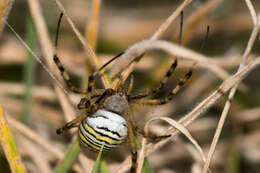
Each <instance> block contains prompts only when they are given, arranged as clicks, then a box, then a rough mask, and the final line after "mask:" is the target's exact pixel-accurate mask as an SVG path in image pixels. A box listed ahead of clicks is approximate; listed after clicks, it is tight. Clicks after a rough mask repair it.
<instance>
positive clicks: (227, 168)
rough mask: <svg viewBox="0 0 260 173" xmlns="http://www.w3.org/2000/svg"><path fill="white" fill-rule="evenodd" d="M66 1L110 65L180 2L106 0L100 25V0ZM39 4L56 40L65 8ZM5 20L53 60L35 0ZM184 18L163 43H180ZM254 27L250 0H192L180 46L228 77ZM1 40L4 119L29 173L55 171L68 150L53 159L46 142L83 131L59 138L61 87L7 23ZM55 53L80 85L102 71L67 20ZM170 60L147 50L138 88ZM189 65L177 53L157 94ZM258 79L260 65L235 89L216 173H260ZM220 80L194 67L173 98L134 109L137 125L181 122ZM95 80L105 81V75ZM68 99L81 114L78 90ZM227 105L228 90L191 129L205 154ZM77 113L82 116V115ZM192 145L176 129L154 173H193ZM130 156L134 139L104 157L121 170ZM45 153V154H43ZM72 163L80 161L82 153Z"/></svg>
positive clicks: (64, 140)
mask: <svg viewBox="0 0 260 173" xmlns="http://www.w3.org/2000/svg"><path fill="white" fill-rule="evenodd" d="M60 2H61V3H62V4H63V6H64V8H65V9H66V12H67V15H68V16H70V18H71V19H72V21H73V22H74V23H75V25H76V27H77V28H78V29H79V31H80V32H81V33H82V34H83V35H84V36H85V38H86V40H87V41H89V42H90V45H91V46H92V47H93V48H94V49H95V50H96V53H97V55H98V57H99V59H100V62H101V64H103V63H104V62H106V61H107V60H109V58H111V57H113V56H115V55H116V54H118V53H120V52H122V51H124V50H125V49H127V48H128V47H129V46H130V45H131V44H133V43H135V42H138V41H141V40H143V39H148V38H149V37H150V36H151V35H152V34H153V33H154V32H155V31H156V29H157V28H158V27H159V26H160V24H161V23H162V22H164V21H165V20H166V18H167V17H168V16H169V15H170V14H171V13H172V12H173V11H174V10H175V9H176V8H177V7H178V6H179V5H180V4H181V3H182V2H183V1H181V0H160V1H156V0H150V1H142V0H127V1H126V0H125V1H119V0H110V1H102V0H100V4H101V6H100V9H98V10H97V14H99V19H96V20H94V22H98V25H95V24H94V25H91V22H90V21H91V16H93V15H91V14H92V11H93V2H94V1H93V2H92V1H90V0H77V1H70V0H62V1H60ZM252 3H253V5H254V8H255V10H256V12H260V1H256V0H252ZM40 8H41V10H42V13H43V17H44V21H45V24H46V26H47V28H48V33H49V34H50V38H51V42H52V43H54V39H55V31H56V28H57V21H58V17H59V13H60V10H59V8H58V7H57V4H56V2H55V1H53V0H51V1H46V0H45V1H43V0H41V1H40ZM7 21H8V23H9V24H10V25H11V26H12V27H13V28H14V30H15V31H16V32H17V33H18V34H19V35H20V36H21V38H22V39H23V40H24V41H25V42H26V43H27V44H28V45H29V46H30V47H31V49H32V50H33V51H34V52H35V53H36V54H37V55H38V56H39V57H40V58H41V59H42V61H43V63H44V64H47V63H46V61H45V58H44V56H45V54H44V53H43V50H42V47H41V45H40V41H39V36H38V33H37V30H36V28H35V26H34V20H33V19H32V17H31V12H30V9H29V7H28V1H26V0H19V1H15V2H14V4H13V6H12V7H11V9H10V12H9V15H8V17H7ZM179 23H180V18H177V20H175V21H174V22H173V24H171V26H170V27H169V28H168V29H167V31H166V32H165V33H164V34H163V36H162V38H161V39H163V40H168V41H170V42H174V43H176V42H177V40H178V34H179ZM207 25H209V26H210V32H209V38H208V40H207V42H206V43H205V45H204V47H203V48H202V49H200V47H201V43H202V41H203V40H204V38H205V34H206V28H207ZM89 26H94V27H93V28H91V27H89ZM97 26H98V27H97ZM252 28H253V22H252V19H251V15H250V12H249V10H248V8H247V6H246V3H245V1H244V0H229V1H221V0H208V1H207V0H193V2H192V3H191V4H189V5H188V6H187V7H186V8H185V9H184V25H183V37H182V45H183V46H185V47H187V48H189V49H192V50H194V51H197V52H199V53H202V54H205V55H206V56H209V57H212V58H214V60H216V62H218V64H219V66H220V67H222V68H224V69H225V70H226V71H227V72H228V73H229V74H233V73H235V72H236V71H237V69H238V66H239V63H240V59H241V55H242V54H243V52H244V50H245V48H246V45H247V42H248V39H249V36H250V33H251V31H252ZM0 37H1V39H0V104H1V105H2V106H3V108H4V111H5V114H6V116H7V117H10V118H11V119H10V120H9V119H8V122H9V123H10V126H11V128H12V130H13V133H14V135H15V139H16V143H17V145H18V150H19V152H20V154H21V156H22V159H23V161H24V163H25V165H26V169H27V171H28V172H46V171H49V172H54V170H55V166H56V165H57V164H58V161H59V160H62V159H61V158H62V157H63V156H62V154H60V156H57V157H56V156H53V155H52V154H50V152H49V151H48V152H46V149H45V148H44V147H43V146H42V145H45V144H43V142H46V143H48V144H51V145H53V147H54V148H58V149H57V150H59V151H61V153H63V154H65V153H66V151H67V149H68V148H69V145H70V143H71V142H72V141H73V136H75V135H76V134H75V131H74V132H73V133H71V134H69V133H68V134H65V135H62V136H57V135H56V133H55V131H56V129H57V128H59V127H60V126H61V125H63V124H64V123H65V122H67V120H66V119H65V118H64V112H63V111H62V108H61V105H60V103H59V100H58V98H57V96H56V94H55V92H54V87H53V85H54V84H55V83H56V82H57V81H55V80H53V79H52V77H51V76H50V75H49V74H48V72H46V70H45V69H44V68H43V66H42V65H41V64H39V63H38V62H37V61H36V59H35V58H33V57H32V56H31V54H30V53H29V52H28V51H27V49H26V48H25V47H24V46H23V45H22V44H21V42H20V41H19V40H18V39H17V37H16V36H15V35H14V34H13V33H12V32H11V31H10V29H9V28H8V27H7V26H5V27H4V30H3V31H2V33H1V35H0ZM259 43H260V42H259V38H258V39H257V40H256V42H255V45H254V47H253V50H252V52H251V54H250V56H251V57H252V58H254V57H256V56H258V55H259V53H260V49H259V46H260V44H259ZM52 46H54V44H52ZM58 54H59V57H60V59H61V61H62V63H63V64H64V66H65V68H66V70H67V71H68V72H69V74H70V75H71V78H72V81H73V82H74V83H75V85H76V86H78V87H85V86H86V83H87V82H86V78H87V76H88V74H89V73H91V72H92V71H94V70H95V65H94V62H93V60H91V59H90V58H89V55H88V54H87V52H86V51H85V50H84V48H83V46H82V44H81V42H80V41H79V40H78V38H77V37H76V35H75V33H74V32H73V30H72V29H71V27H70V25H69V24H68V22H67V21H66V19H65V18H64V19H63V21H62V24H61V29H60V34H59V46H58ZM172 59H173V57H172V56H169V55H168V54H165V53H163V52H160V51H152V52H150V53H147V54H146V55H145V56H144V58H143V59H142V61H141V62H140V63H138V65H137V66H136V67H135V69H134V72H133V74H134V79H135V84H134V89H133V92H134V93H138V92H141V91H145V90H146V89H147V88H151V87H154V86H157V84H159V81H160V79H162V77H163V76H164V74H165V73H166V71H167V70H168V68H169V67H170V65H171V63H172ZM191 64H192V63H191V62H190V61H188V60H183V59H180V60H179V65H178V70H177V71H176V73H175V74H174V75H173V77H171V79H170V80H169V82H168V83H167V85H166V87H165V88H164V89H163V91H162V92H160V93H159V94H158V95H156V96H155V97H153V98H162V97H163V96H165V95H166V94H167V93H168V92H169V91H170V90H171V89H172V88H174V86H175V85H176V83H177V82H178V80H179V79H180V78H182V77H183V76H184V75H185V73H186V72H187V71H188V70H189V68H190V67H191ZM111 67H113V68H116V67H115V66H109V67H108V70H110V68H111ZM259 75H260V69H259V68H258V69H255V70H254V71H253V72H252V73H250V75H249V76H248V77H247V78H246V79H245V80H243V83H242V85H240V86H241V87H240V88H239V89H238V91H237V93H236V95H235V98H234V101H233V102H232V107H231V110H230V113H229V116H228V118H227V120H226V122H225V125H224V128H223V131H222V134H221V137H220V140H219V142H218V145H217V148H216V151H215V154H214V157H213V159H212V161H211V166H210V168H211V170H212V172H215V173H220V172H231V173H257V172H260V107H259V105H260V89H259V88H260V87H259V86H260V85H259V84H260V78H259ZM222 81H223V79H221V78H219V77H217V76H216V75H215V74H213V73H212V72H210V71H208V70H206V69H202V68H195V69H194V75H193V76H192V79H191V80H190V81H189V82H188V83H187V84H186V85H185V87H184V88H183V89H182V90H181V91H180V92H179V93H178V94H177V95H176V97H175V98H174V99H173V101H171V102H170V103H169V104H166V105H163V106H139V105H138V106H137V105H133V107H132V109H133V110H134V114H135V117H136V119H137V121H138V124H139V126H140V127H143V126H144V124H145V122H147V121H148V120H149V119H150V118H152V117H155V116H167V117H170V118H173V119H175V120H178V119H179V118H181V117H182V116H183V115H185V114H186V113H188V112H190V111H191V110H192V108H194V107H195V106H196V105H197V104H198V103H199V102H200V101H202V100H203V98H205V97H206V96H208V95H209V94H210V93H211V92H212V91H214V89H216V88H217V87H218V86H219V85H220V84H221V83H222ZM96 85H97V87H102V85H101V83H100V81H98V82H97V84H96ZM64 86H65V85H64ZM65 88H66V87H65ZM69 100H70V101H71V105H72V107H73V108H74V109H75V110H76V105H77V103H78V102H79V100H80V96H79V95H75V94H72V93H69ZM225 101H226V97H225V96H224V97H222V98H221V99H220V100H219V101H218V102H216V104H214V106H212V107H211V108H210V109H209V110H208V111H207V112H206V113H205V114H203V115H202V116H201V117H200V118H199V119H198V120H196V121H195V122H193V123H192V124H191V125H190V126H189V127H188V129H189V130H190V132H191V134H192V135H193V137H194V138H195V139H196V140H197V141H198V143H199V144H200V145H201V146H202V148H203V150H204V152H205V153H207V152H208V150H209V147H210V144H211V141H212V139H213V135H214V133H215V130H216V125H217V123H218V120H219V117H220V115H221V112H222V110H223V107H224V104H225ZM75 112H76V113H77V114H78V113H79V111H75ZM73 116H75V115H73ZM20 124H22V125H23V126H25V127H27V128H28V129H27V130H28V132H27V131H25V130H23V129H22V128H20ZM168 128H169V126H168V125H167V124H166V123H155V124H153V125H152V128H151V129H150V130H151V131H152V132H154V133H157V134H160V133H163V132H164V131H165V130H167V129H168ZM31 132H33V133H34V134H35V135H36V136H39V138H41V139H42V140H43V142H42V141H37V140H40V139H36V138H33V137H31V138H30V137H28V136H30V135H29V134H30V133H31ZM24 133H25V134H24ZM35 140H36V141H35ZM41 144H42V145H41ZM191 146H192V145H191V144H190V142H189V141H188V140H187V139H186V138H185V137H184V136H183V135H178V136H177V137H175V138H173V140H172V141H171V142H168V143H167V144H166V145H164V146H163V147H161V148H160V149H158V150H156V151H155V152H153V153H152V154H151V155H150V156H149V157H148V158H147V159H148V161H149V164H150V167H151V169H152V170H153V172H156V173H157V172H158V173H175V172H178V173H184V172H195V171H196V170H197V169H198V168H197V166H198V156H197V155H196V154H194V149H193V148H192V147H191ZM82 153H84V155H85V156H86V157H90V158H91V159H92V160H93V159H94V160H95V158H96V155H95V154H93V153H91V152H88V151H85V150H84V149H83V151H82ZM169 153H171V154H169ZM129 154H130V149H129V146H128V144H127V143H125V144H123V145H122V146H121V147H119V148H118V149H116V150H115V152H113V153H107V154H106V155H105V156H104V160H105V161H106V164H107V167H108V168H109V169H110V172H114V170H116V169H117V168H118V166H119V165H120V163H122V162H123V161H124V159H125V158H126V157H127V156H128V155H129ZM39 155H40V156H43V157H42V158H37V156H39ZM54 155H55V154H54ZM57 155H59V154H57ZM41 159H42V160H41ZM75 162H76V163H77V162H78V159H77V160H76V161H75ZM44 166H45V167H44ZM79 167H80V166H79ZM0 170H1V171H0V172H4V173H8V172H10V169H9V166H8V162H7V160H6V158H5V155H4V153H3V152H2V151H1V152H0ZM80 170H81V171H82V168H81V169H80V168H78V169H77V167H76V168H75V167H73V168H71V169H70V170H69V172H80ZM83 172H87V171H86V170H85V171H83Z"/></svg>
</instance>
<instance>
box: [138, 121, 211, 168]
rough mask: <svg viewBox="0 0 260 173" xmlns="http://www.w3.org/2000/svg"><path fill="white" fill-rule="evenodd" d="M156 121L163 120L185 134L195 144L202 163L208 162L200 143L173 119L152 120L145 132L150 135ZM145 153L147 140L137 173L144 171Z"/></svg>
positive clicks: (140, 156) (143, 143)
mask: <svg viewBox="0 0 260 173" xmlns="http://www.w3.org/2000/svg"><path fill="white" fill-rule="evenodd" d="M155 120H163V121H166V122H167V123H169V124H170V125H171V126H172V127H173V128H175V129H177V130H178V131H180V132H181V133H182V134H184V135H185V136H186V137H187V138H188V139H189V140H190V142H191V143H192V144H193V146H194V147H195V148H196V149H197V151H198V153H199V155H200V157H201V161H202V162H204V163H205V162H206V157H205V154H204V152H203V150H202V149H201V147H200V145H199V144H198V142H197V141H196V140H195V139H194V138H193V137H192V135H191V134H190V132H189V131H188V129H187V128H185V127H184V126H183V125H182V124H180V123H178V122H177V121H175V120H173V119H171V118H167V117H155V118H152V119H150V120H149V121H148V122H147V123H146V124H145V127H144V130H145V132H146V133H147V134H148V129H149V126H150V124H151V123H152V122H153V121H155ZM145 151H146V139H145V138H144V139H143V141H142V149H141V151H140V155H139V159H138V167H137V173H141V171H142V165H143V161H144V157H145Z"/></svg>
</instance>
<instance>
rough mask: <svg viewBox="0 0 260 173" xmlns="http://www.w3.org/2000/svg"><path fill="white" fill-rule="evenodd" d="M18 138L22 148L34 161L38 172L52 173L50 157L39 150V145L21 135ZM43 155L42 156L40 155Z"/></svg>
mask: <svg viewBox="0 0 260 173" xmlns="http://www.w3.org/2000/svg"><path fill="white" fill-rule="evenodd" d="M18 137H19V138H18V140H19V142H20V144H21V145H22V148H23V149H24V150H25V151H26V152H27V153H28V155H29V157H30V158H31V159H32V161H33V162H34V164H35V166H36V167H37V172H39V173H51V172H52V171H51V167H50V165H49V163H48V158H47V157H46V156H47V155H45V154H44V153H43V152H42V151H41V150H39V148H38V146H37V145H35V144H34V143H32V142H31V141H29V140H28V139H26V138H22V137H21V136H20V135H19V136H18ZM39 156H41V157H39Z"/></svg>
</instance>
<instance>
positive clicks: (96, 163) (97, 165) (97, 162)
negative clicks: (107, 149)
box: [91, 145, 104, 173]
mask: <svg viewBox="0 0 260 173" xmlns="http://www.w3.org/2000/svg"><path fill="white" fill-rule="evenodd" d="M103 146H104V145H103ZM102 151H103V147H102V148H101V150H100V151H99V153H98V157H97V160H96V162H95V165H94V167H93V169H92V171H91V173H98V170H99V167H100V162H101V158H102Z"/></svg>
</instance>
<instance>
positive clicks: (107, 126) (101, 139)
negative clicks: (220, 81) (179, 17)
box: [53, 13, 192, 173]
mask: <svg viewBox="0 0 260 173" xmlns="http://www.w3.org/2000/svg"><path fill="white" fill-rule="evenodd" d="M61 18H62V13H61V15H60V18H59V21H58V26H57V32H56V40H55V47H57V42H58V31H59V27H60V22H61ZM122 54H123V53H120V54H119V55H117V56H115V57H114V58H112V59H111V60H109V61H108V62H107V63H105V64H104V65H103V66H102V67H100V68H99V69H98V70H97V71H96V72H94V73H93V74H91V75H90V76H89V77H88V86H87V89H79V88H77V87H75V86H74V85H73V84H72V82H71V79H70V77H69V75H68V73H67V72H66V71H65V69H64V67H63V65H62V64H61V62H60V60H59V58H58V56H57V53H55V54H54V56H53V60H54V62H55V64H56V66H57V68H58V69H59V71H60V73H61V76H62V77H63V79H64V81H65V83H66V85H67V86H68V88H69V90H70V91H72V92H75V93H78V94H82V95H83V97H82V98H81V100H80V102H79V104H78V105H77V107H78V109H80V110H83V113H81V114H80V115H79V116H77V117H76V118H75V119H73V120H72V121H70V122H68V123H66V124H65V125H64V126H62V127H61V128H59V129H57V131H56V132H57V134H62V133H63V132H65V131H67V130H69V129H71V128H74V127H78V136H79V141H80V143H81V144H82V146H85V147H87V148H89V149H90V150H93V151H100V149H101V148H102V147H103V150H104V151H109V150H112V149H113V148H115V147H118V146H119V145H120V144H121V143H122V142H124V140H125V139H126V137H127V136H128V138H129V142H130V147H131V154H132V166H131V169H130V172H131V173H135V172H136V166H137V148H136V143H135V138H134V134H135V133H138V134H140V135H142V136H143V137H146V138H148V139H149V140H151V141H152V142H157V141H159V140H161V139H163V138H166V137H170V135H164V136H155V135H152V134H149V133H148V134H146V133H145V132H144V131H143V130H142V129H141V128H139V127H138V126H137V123H136V121H135V118H134V116H133V114H132V113H131V111H130V110H129V108H130V106H131V104H134V103H139V102H141V103H142V104H148V105H162V104H166V103H168V102H169V101H171V100H172V99H173V97H174V95H175V94H176V93H177V92H178V91H179V90H180V89H181V87H182V86H183V85H184V84H185V82H186V81H187V80H188V79H189V78H190V77H191V76H192V70H190V71H188V72H187V73H186V75H185V76H184V78H183V79H181V80H180V81H179V82H178V83H177V85H176V87H175V88H174V89H173V90H172V91H171V92H170V93H169V94H168V95H167V96H166V97H165V98H162V99H143V98H145V97H148V96H151V95H154V94H156V93H158V92H159V91H161V89H162V88H163V87H164V86H165V84H166V82H167V81H168V79H169V78H170V76H171V75H172V74H173V72H174V70H175V69H176V67H177V64H178V63H177V58H175V59H174V61H173V63H172V65H171V66H170V68H169V70H168V71H167V73H166V74H165V76H164V77H163V79H162V80H161V81H160V84H159V86H158V87H155V88H151V89H147V90H146V91H145V92H143V93H139V94H132V93H131V91H132V88H133V83H134V80H133V75H132V77H131V78H130V82H129V85H128V86H125V83H124V81H122V76H119V78H118V79H119V84H118V85H117V86H116V87H114V88H106V89H97V88H95V86H94V83H95V80H96V77H97V76H98V75H102V74H101V71H102V70H103V69H104V68H105V67H106V66H107V65H109V64H110V63H111V62H113V61H114V60H116V59H117V58H119V57H120V56H121V55H122Z"/></svg>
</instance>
